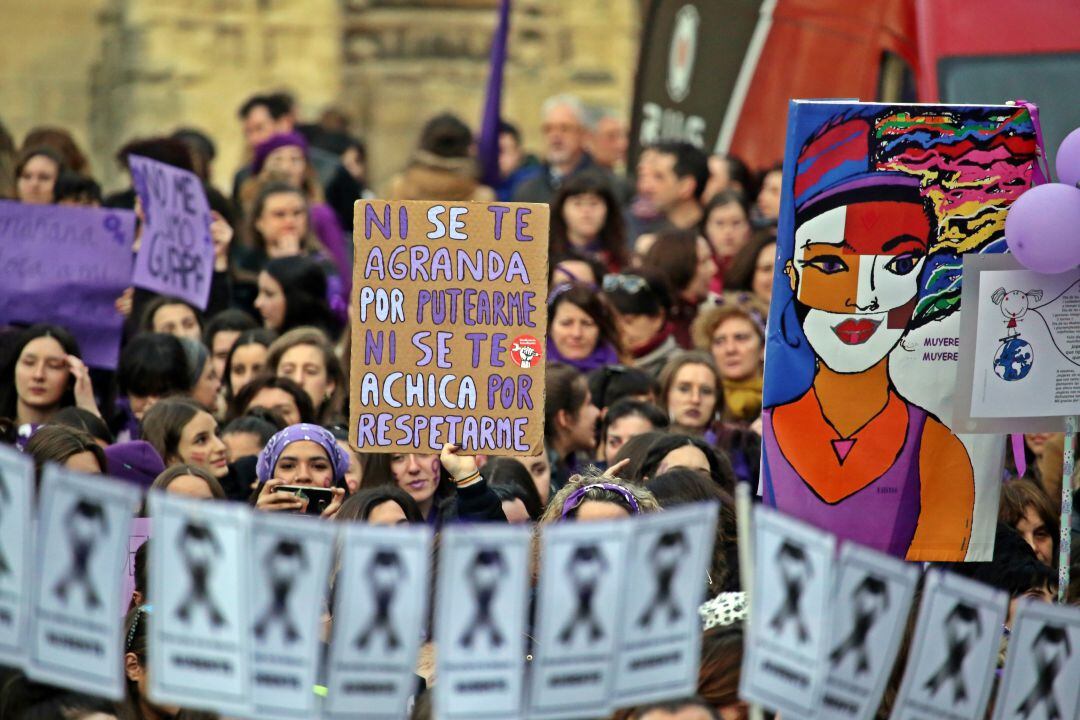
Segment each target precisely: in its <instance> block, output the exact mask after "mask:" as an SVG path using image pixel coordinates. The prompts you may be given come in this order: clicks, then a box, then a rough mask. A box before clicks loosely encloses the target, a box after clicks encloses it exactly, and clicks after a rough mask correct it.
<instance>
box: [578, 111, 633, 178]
mask: <svg viewBox="0 0 1080 720" xmlns="http://www.w3.org/2000/svg"><path fill="white" fill-rule="evenodd" d="M588 111H589V112H588V116H587V118H588V119H587V122H586V127H587V128H588V131H589V134H588V138H587V140H586V143H585V146H586V148H587V149H588V151H589V154H590V155H592V159H593V162H595V163H596V164H597V165H599V166H600V167H602V168H603V169H605V170H607V171H608V172H611V173H614V174H620V173H621V172H622V171H624V170H625V166H626V151H627V149H628V148H629V147H630V132H629V128H627V126H626V120H625V118H623V117H622V116H621V115H619V114H618V113H616V112H615V111H614V110H612V109H611V108H609V107H603V106H600V105H591V106H589V108H588Z"/></svg>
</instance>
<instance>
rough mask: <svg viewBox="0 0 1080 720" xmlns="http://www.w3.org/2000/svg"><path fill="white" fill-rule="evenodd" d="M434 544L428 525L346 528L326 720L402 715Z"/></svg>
mask: <svg viewBox="0 0 1080 720" xmlns="http://www.w3.org/2000/svg"><path fill="white" fill-rule="evenodd" d="M431 540H432V536H431V529H430V528H428V527H425V526H404V525H403V526H396V527H387V526H377V525H367V524H356V525H349V526H348V527H346V528H345V538H344V543H343V544H342V554H341V570H340V572H339V573H338V574H337V577H336V579H335V582H334V636H333V639H332V641H331V643H330V661H329V679H328V681H327V698H326V703H325V705H324V716H325V717H328V718H341V719H342V720H344V718H364V719H365V720H400V718H403V717H405V714H406V708H407V706H408V701H409V698H410V697H412V696H413V695H414V694H415V693H416V691H417V677H416V658H417V654H418V653H419V650H420V642H421V640H422V639H423V633H424V628H425V627H426V626H427V616H428V598H429V596H430V592H429V591H430V585H429V581H430V575H431V572H430V568H431Z"/></svg>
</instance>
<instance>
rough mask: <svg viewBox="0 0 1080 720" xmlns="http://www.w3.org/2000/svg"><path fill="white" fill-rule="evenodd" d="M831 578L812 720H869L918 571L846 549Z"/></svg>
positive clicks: (893, 560) (869, 553)
mask: <svg viewBox="0 0 1080 720" xmlns="http://www.w3.org/2000/svg"><path fill="white" fill-rule="evenodd" d="M835 575H836V586H835V590H834V592H833V593H832V613H831V617H830V620H829V624H828V625H827V628H826V636H827V637H828V640H827V647H828V648H829V654H828V667H827V670H826V677H825V692H824V693H823V694H822V696H821V705H820V706H819V707H818V708H816V710H817V712H816V713H815V714H814V717H820V718H835V720H844V719H845V718H847V719H849V720H872V718H874V717H875V715H876V713H877V709H878V705H879V704H880V703H881V697H882V695H883V694H884V692H885V686H886V685H887V684H888V682H889V676H890V675H891V673H892V669H893V662H894V661H895V660H896V653H897V651H899V649H900V641H901V640H902V639H903V636H904V630H905V629H906V628H907V618H908V612H909V611H910V610H911V598H912V595H913V594H914V593H915V586H916V585H917V584H918V582H919V567H918V566H917V565H913V564H911V563H906V562H904V561H903V560H899V559H897V558H893V557H890V556H888V555H885V554H882V553H879V552H876V551H874V550H870V549H869V548H864V547H862V546H860V545H855V544H853V543H846V544H845V545H844V546H843V547H842V548H841V549H840V557H839V559H838V560H837V564H836V572H835Z"/></svg>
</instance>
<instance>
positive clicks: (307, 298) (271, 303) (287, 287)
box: [255, 255, 341, 340]
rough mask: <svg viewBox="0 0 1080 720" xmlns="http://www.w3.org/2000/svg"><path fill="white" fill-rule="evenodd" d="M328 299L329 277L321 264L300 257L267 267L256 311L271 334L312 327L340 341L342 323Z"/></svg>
mask: <svg viewBox="0 0 1080 720" xmlns="http://www.w3.org/2000/svg"><path fill="white" fill-rule="evenodd" d="M326 298H327V285H326V274H325V273H324V272H323V270H322V268H321V267H319V264H318V263H316V262H315V261H314V260H312V259H310V258H306V257H303V256H300V255H297V256H294V257H279V258H274V259H272V260H270V261H269V262H268V263H266V267H265V268H263V271H262V272H260V273H259V294H258V296H257V297H256V298H255V309H256V310H258V312H259V314H260V315H261V316H262V319H263V326H264V327H265V328H267V329H268V330H273V331H274V332H276V333H279V334H281V333H285V332H288V331H289V330H292V329H293V328H296V327H300V326H302V325H311V326H314V327H317V328H319V329H320V330H322V331H323V332H325V333H326V335H327V336H328V337H330V338H331V339H333V340H336V339H337V337H338V334H339V333H340V332H341V322H340V321H339V320H338V318H337V317H336V316H335V315H334V313H333V311H332V310H331V309H330V306H329V304H328V303H327V300H326Z"/></svg>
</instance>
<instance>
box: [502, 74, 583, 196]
mask: <svg viewBox="0 0 1080 720" xmlns="http://www.w3.org/2000/svg"><path fill="white" fill-rule="evenodd" d="M543 112H544V124H543V125H542V126H541V130H542V132H543V133H544V144H545V146H546V147H545V150H544V163H543V165H542V166H541V170H540V172H538V173H537V174H536V175H535V176H533V177H531V178H530V179H528V180H526V181H525V182H523V183H521V184H520V185H519V186H518V188H517V190H516V191H515V192H514V201H515V202H536V203H551V201H552V200H554V199H555V193H556V192H558V190H559V185H561V184H562V182H563V181H564V180H565V179H566V178H568V177H570V176H571V175H576V174H577V173H580V172H583V171H584V170H588V169H595V168H596V167H597V166H596V163H594V162H593V159H592V157H590V155H589V153H587V152H585V139H586V134H587V133H586V129H585V108H584V106H583V105H582V104H581V101H580V100H578V99H577V98H576V97H574V96H573V95H556V96H555V97H551V98H548V99H547V101H545V102H544V108H543Z"/></svg>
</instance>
